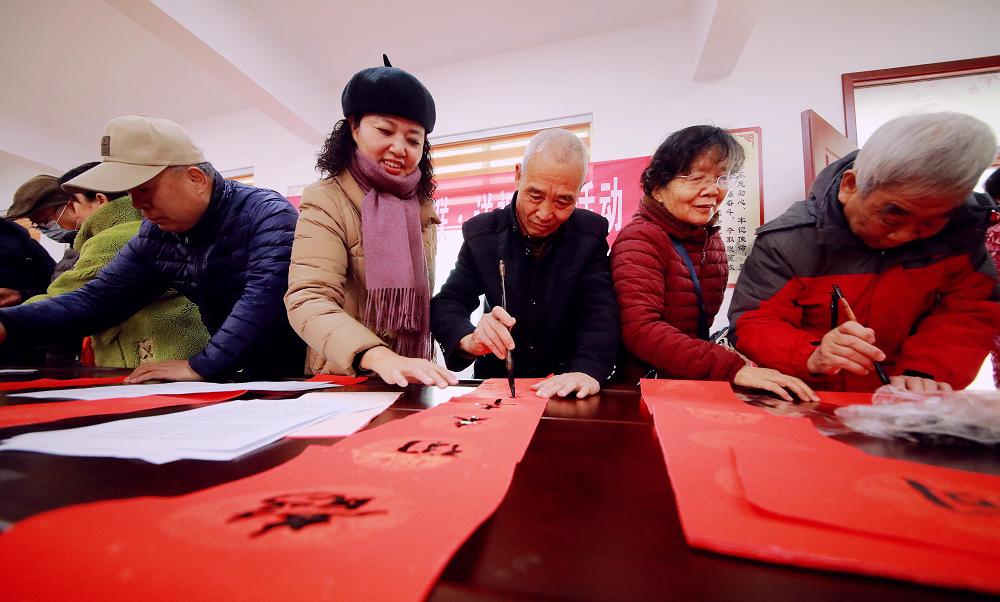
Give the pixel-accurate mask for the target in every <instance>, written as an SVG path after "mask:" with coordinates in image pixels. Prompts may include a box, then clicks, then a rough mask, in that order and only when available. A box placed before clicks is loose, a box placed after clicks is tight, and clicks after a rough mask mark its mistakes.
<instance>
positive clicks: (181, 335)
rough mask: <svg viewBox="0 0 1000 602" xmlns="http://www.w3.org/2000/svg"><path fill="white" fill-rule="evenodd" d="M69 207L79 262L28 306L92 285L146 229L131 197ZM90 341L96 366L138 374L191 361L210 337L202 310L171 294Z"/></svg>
mask: <svg viewBox="0 0 1000 602" xmlns="http://www.w3.org/2000/svg"><path fill="white" fill-rule="evenodd" d="M97 165H99V163H97V162H93V163H84V164H83V165H80V166H78V167H75V168H73V169H71V170H69V171H68V172H66V173H65V174H63V175H62V176H61V177H60V178H59V180H58V181H59V183H60V184H65V183H66V182H68V181H70V180H72V179H73V178H75V177H77V176H79V175H81V174H83V173H85V172H87V171H88V170H90V169H92V168H94V167H96V166H97ZM68 205H69V206H70V209H71V211H70V215H72V216H74V218H75V219H76V224H75V225H73V228H72V232H73V233H74V234H75V235H76V236H75V237H74V239H73V248H74V249H76V251H77V252H78V253H79V259H78V260H77V261H76V263H75V265H74V266H73V267H72V268H70V269H69V270H67V271H66V272H64V273H63V274H61V275H60V276H59V277H58V278H56V279H55V280H53V281H52V284H50V285H49V287H48V290H47V291H46V292H45V293H44V294H40V295H37V296H35V297H32V298H31V299H29V300H28V301H27V302H28V303H37V302H40V301H44V300H45V299H50V298H53V297H56V296H58V295H63V294H66V293H69V292H71V291H74V290H76V289H78V288H80V287H82V286H83V285H85V284H87V283H88V282H90V281H91V280H93V279H94V278H95V277H96V276H97V273H98V272H99V271H100V270H101V268H103V267H104V266H105V265H107V264H108V263H109V262H110V261H111V260H112V259H114V257H115V255H117V254H118V252H119V251H121V250H122V249H123V248H124V247H125V245H126V244H127V243H128V241H129V240H131V239H132V237H133V236H135V235H136V234H137V233H138V232H139V228H140V226H142V213H140V212H139V210H137V209H136V208H135V207H133V206H132V198H131V197H130V196H129V195H128V193H127V192H109V193H107V194H105V193H103V192H93V191H89V190H83V191H80V192H75V193H73V194H71V195H70V201H69V203H68ZM64 213H65V212H64ZM55 221H56V222H59V221H60V218H56V220H55ZM67 225H71V224H67ZM91 341H92V343H93V351H94V363H95V365H97V366H102V367H110V368H135V367H137V366H138V365H139V364H140V363H141V362H146V361H164V360H186V359H188V358H190V357H191V356H193V355H195V354H196V353H197V352H198V351H200V350H201V349H203V348H204V347H205V344H206V343H207V342H208V332H207V331H206V330H205V327H204V325H203V324H202V322H201V314H200V313H199V312H198V308H197V307H195V306H194V304H192V303H191V302H190V301H189V300H187V299H185V298H184V297H181V296H180V295H179V294H178V293H177V291H175V290H169V291H167V292H165V293H164V294H163V295H162V296H161V297H159V298H158V299H156V300H154V301H153V302H151V303H150V304H149V305H146V306H145V307H144V308H142V309H140V310H139V311H137V312H136V313H134V314H132V316H130V317H128V318H126V319H125V320H123V321H122V322H121V323H119V324H116V325H114V326H112V327H110V328H108V329H106V330H103V331H101V332H98V333H94V334H92V335H91Z"/></svg>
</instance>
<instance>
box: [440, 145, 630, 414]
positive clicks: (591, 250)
mask: <svg viewBox="0 0 1000 602" xmlns="http://www.w3.org/2000/svg"><path fill="white" fill-rule="evenodd" d="M586 172H587V149H586V147H584V145H583V143H581V142H580V139H579V138H577V137H576V136H575V135H573V134H572V133H570V132H567V131H566V130H561V129H552V130H545V131H542V132H539V133H538V134H536V135H535V137H534V138H532V139H531V142H529V143H528V147H527V149H526V150H525V153H524V158H523V160H522V162H521V163H520V164H519V165H517V166H516V168H515V171H514V178H515V183H516V185H517V192H516V193H515V194H514V198H513V199H512V200H511V203H510V205H509V206H507V207H505V208H503V209H496V210H494V211H491V212H489V213H484V214H481V215H477V216H476V217H474V218H472V219H470V220H469V221H467V222H465V224H463V226H462V234H463V236H464V238H465V241H464V243H463V244H462V249H461V251H459V255H458V263H457V264H456V265H455V269H454V270H453V271H452V272H451V275H450V276H448V281H447V282H445V284H444V287H442V289H441V292H440V293H438V294H437V295H436V296H435V297H434V299H433V300H432V301H431V332H432V333H433V334H434V338H435V339H437V341H438V342H439V343H440V344H441V348H442V350H443V351H444V355H445V361H446V363H447V365H448V367H449V368H451V369H453V370H461V369H464V368H466V367H467V366H468V365H469V364H470V363H472V362H473V361H475V375H476V377H477V378H492V377H502V376H505V375H506V368H505V365H504V360H505V359H506V357H507V354H508V353H509V354H512V355H513V358H514V370H515V375H516V376H518V377H544V376H548V375H550V374H552V375H554V376H552V377H551V378H548V379H546V380H544V381H542V382H540V383H538V384H536V385H535V386H534V387H533V388H534V389H536V391H537V393H538V395H539V396H541V397H551V396H553V395H558V396H568V395H571V394H574V393H575V394H576V396H577V397H580V398H582V397H586V396H588V395H592V394H594V393H596V392H598V391H599V390H600V386H601V383H602V382H603V381H604V380H606V379H607V378H608V376H610V374H611V371H612V369H613V367H614V361H615V354H616V353H617V350H618V338H619V324H618V303H617V300H616V298H615V293H614V289H613V287H612V284H611V271H610V266H609V263H608V244H607V235H608V222H607V220H606V219H604V218H603V217H601V216H600V215H597V214H596V213H593V212H590V211H577V210H576V201H577V197H578V196H579V193H580V187H581V186H582V185H583V180H584V177H585V175H586ZM500 260H503V261H504V264H505V266H506V283H507V306H506V310H504V308H502V307H500V306H501V290H500V275H499V270H498V266H499V262H500ZM480 295H485V296H486V305H485V307H484V314H483V317H482V318H481V319H480V320H479V323H478V325H473V324H472V322H471V321H470V319H469V317H470V315H471V313H472V311H473V309H475V308H476V306H477V305H479V297H480Z"/></svg>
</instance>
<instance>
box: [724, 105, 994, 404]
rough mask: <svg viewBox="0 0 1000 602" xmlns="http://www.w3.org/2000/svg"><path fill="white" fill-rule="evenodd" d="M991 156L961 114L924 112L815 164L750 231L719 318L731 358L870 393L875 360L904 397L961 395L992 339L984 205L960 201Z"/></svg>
mask: <svg viewBox="0 0 1000 602" xmlns="http://www.w3.org/2000/svg"><path fill="white" fill-rule="evenodd" d="M996 148H997V141H996V137H995V136H994V134H993V132H992V131H991V130H990V127H989V126H988V125H986V124H985V123H983V122H982V121H980V120H978V119H976V118H974V117H971V116H969V115H963V114H960V113H925V114H922V115H911V116H907V117H900V118H897V119H893V120H891V121H888V122H886V123H885V124H883V125H882V126H881V127H879V128H878V129H877V130H876V131H875V132H874V133H873V134H872V135H871V137H870V138H869V139H868V141H867V142H865V144H864V146H863V147H862V148H861V150H860V151H856V152H854V153H851V154H849V155H847V156H845V157H844V158H842V159H840V160H838V161H836V162H834V163H832V164H830V165H829V166H827V167H826V168H825V169H824V170H823V171H822V172H820V173H819V175H817V176H816V180H815V181H814V182H813V184H812V189H811V191H810V193H809V198H808V199H807V200H805V201H801V202H798V203H796V204H794V205H792V207H791V208H790V209H788V211H786V212H785V213H784V214H783V215H781V216H780V217H778V218H777V219H774V220H772V221H770V222H768V223H766V224H764V226H762V227H761V228H760V229H759V230H758V231H757V239H756V241H755V242H754V245H753V250H752V251H751V252H750V255H749V257H748V258H747V261H746V263H745V264H744V266H743V270H742V272H741V273H740V277H739V280H738V281H737V283H736V289H735V291H734V293H733V301H732V304H731V305H730V308H729V322H730V325H731V330H730V334H731V335H732V337H733V339H734V342H735V344H736V348H737V349H738V350H740V351H741V352H743V353H744V354H746V355H747V356H748V357H749V358H750V359H751V360H753V361H755V362H757V363H758V364H761V365H763V366H767V367H770V368H775V369H777V370H781V371H782V372H785V373H787V374H791V375H794V376H797V377H799V378H801V379H803V380H805V381H806V382H808V383H810V384H811V385H813V386H814V387H817V388H822V389H826V390H848V391H871V390H873V389H875V388H876V387H878V386H879V385H880V378H879V376H878V367H877V366H876V365H875V362H881V367H882V369H883V372H884V373H885V374H886V375H888V377H889V380H890V381H891V383H892V384H893V385H896V386H898V387H905V388H906V389H908V390H914V391H949V390H951V389H961V388H964V387H966V386H968V385H969V383H971V382H972V381H973V379H974V378H975V376H976V374H977V372H978V371H979V368H980V366H981V365H982V363H983V360H985V358H986V354H987V353H989V351H990V347H991V342H992V338H993V335H994V334H995V333H996V332H997V331H998V330H1000V303H998V302H997V301H998V300H1000V291H998V289H997V281H996V271H995V269H994V266H993V263H992V261H991V260H990V257H989V255H988V254H987V252H986V247H985V244H984V239H985V235H986V230H987V227H988V226H989V216H990V208H989V207H983V206H982V205H980V204H979V203H978V202H977V201H976V200H975V199H974V197H973V196H972V189H973V187H974V186H975V185H976V183H977V181H978V180H979V178H980V176H981V174H982V173H983V170H985V169H986V167H987V166H988V165H989V164H990V162H991V161H992V159H993V157H994V156H995V154H996ZM834 285H837V286H838V287H839V289H840V290H841V291H842V294H843V296H844V298H846V299H847V300H848V301H849V303H850V306H851V308H852V309H853V314H854V317H853V318H852V317H850V315H845V314H847V312H846V311H845V310H844V309H842V308H841V307H840V304H839V302H838V301H837V300H836V299H835V298H834V297H833V295H832V293H833V286H834ZM854 318H856V320H855V319H854Z"/></svg>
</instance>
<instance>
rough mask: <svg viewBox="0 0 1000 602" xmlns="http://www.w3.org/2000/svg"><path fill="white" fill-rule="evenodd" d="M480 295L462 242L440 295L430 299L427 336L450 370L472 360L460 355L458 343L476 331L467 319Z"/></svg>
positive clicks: (469, 255) (480, 287) (472, 264)
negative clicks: (431, 335)
mask: <svg viewBox="0 0 1000 602" xmlns="http://www.w3.org/2000/svg"><path fill="white" fill-rule="evenodd" d="M483 294H485V290H484V289H483V284H482V282H481V281H480V279H479V274H478V273H477V271H476V265H475V259H474V258H473V254H472V249H471V247H470V246H469V241H468V239H466V240H465V242H463V243H462V248H461V250H459V252H458V261H457V262H456V263H455V269H453V270H452V271H451V274H449V275H448V280H447V281H446V282H445V283H444V286H442V287H441V292H439V293H438V294H437V295H434V298H433V299H431V333H432V334H433V335H434V338H435V339H436V340H437V341H438V343H440V345H441V351H442V352H443V353H444V360H445V365H447V366H448V368H449V369H450V370H456V371H457V370H464V369H465V368H467V367H468V366H469V364H471V363H472V362H473V361H474V360H475V358H473V357H471V356H469V355H467V354H466V353H464V352H463V351H462V350H461V349H460V348H459V346H458V343H459V342H460V341H461V340H462V338H463V337H464V336H465V335H467V334H469V333H471V332H473V331H474V330H475V329H476V327H475V326H473V324H472V322H471V321H470V320H469V316H470V315H472V311H473V310H474V309H475V308H476V306H477V305H479V296H480V295H483Z"/></svg>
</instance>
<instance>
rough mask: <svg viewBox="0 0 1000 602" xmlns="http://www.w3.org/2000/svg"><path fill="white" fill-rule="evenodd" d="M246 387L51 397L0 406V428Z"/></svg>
mask: <svg viewBox="0 0 1000 602" xmlns="http://www.w3.org/2000/svg"><path fill="white" fill-rule="evenodd" d="M244 393H246V391H218V392H214V393H188V394H184V395H147V396H146V397H127V398H121V399H95V400H85V401H54V402H45V403H24V404H19V405H11V406H0V428H7V427H11V426H23V425H27V424H42V423H44V422H54V421H56V420H65V419H67V418H79V417H81V416H103V415H107V414H127V413H130V412H140V411H143V410H152V409H156V408H164V407H169V406H182V405H192V404H204V403H214V402H218V401H226V400H229V399H235V398H237V397H239V396H240V395H243V394H244Z"/></svg>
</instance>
